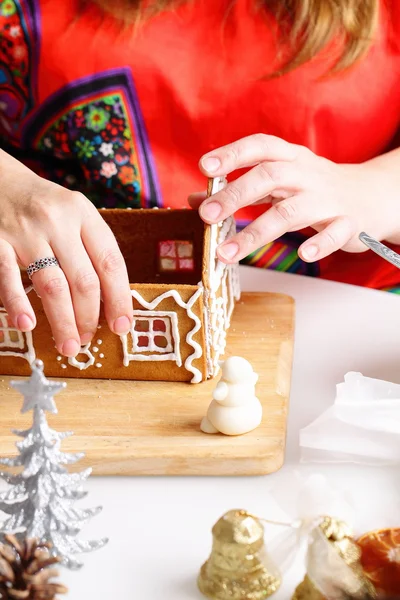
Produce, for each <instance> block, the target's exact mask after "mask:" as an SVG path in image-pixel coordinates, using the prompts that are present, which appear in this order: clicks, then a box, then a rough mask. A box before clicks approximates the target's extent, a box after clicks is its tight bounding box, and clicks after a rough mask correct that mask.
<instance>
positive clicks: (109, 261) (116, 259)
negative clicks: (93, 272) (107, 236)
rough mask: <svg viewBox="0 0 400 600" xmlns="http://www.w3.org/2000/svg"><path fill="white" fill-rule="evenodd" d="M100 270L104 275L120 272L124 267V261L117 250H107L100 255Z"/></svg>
mask: <svg viewBox="0 0 400 600" xmlns="http://www.w3.org/2000/svg"><path fill="white" fill-rule="evenodd" d="M99 263H100V268H101V270H102V271H103V272H104V273H106V274H112V273H115V272H116V271H120V270H122V268H123V267H124V259H123V258H122V254H121V252H120V251H119V250H113V249H107V250H104V251H103V252H102V253H101V255H100V260H99Z"/></svg>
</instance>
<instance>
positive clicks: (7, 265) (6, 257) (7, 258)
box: [0, 252, 15, 277]
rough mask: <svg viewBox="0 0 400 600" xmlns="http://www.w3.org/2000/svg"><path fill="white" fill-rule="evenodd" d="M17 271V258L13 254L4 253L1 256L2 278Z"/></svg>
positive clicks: (0, 268)
mask: <svg viewBox="0 0 400 600" xmlns="http://www.w3.org/2000/svg"><path fill="white" fill-rule="evenodd" d="M14 269H15V258H14V259H13V257H12V256H11V253H8V252H3V253H1V254H0V271H1V275H2V277H6V276H7V274H9V273H11V272H12V271H13V270H14Z"/></svg>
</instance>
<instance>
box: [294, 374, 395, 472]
mask: <svg viewBox="0 0 400 600" xmlns="http://www.w3.org/2000/svg"><path fill="white" fill-rule="evenodd" d="M300 447H301V460H302V462H318V463H346V462H353V463H357V464H365V465H370V466H383V465H396V464H399V463H400V385H397V384H394V383H390V382H388V381H381V380H378V379H370V378H368V377H364V376H363V375H362V374H361V373H347V375H346V376H345V378H344V382H343V383H340V384H339V385H337V387H336V399H335V402H334V404H333V406H331V408H329V409H328V410H327V411H325V412H324V413H323V414H322V415H321V416H320V417H318V418H317V419H316V420H315V421H314V422H313V423H311V424H310V425H308V426H307V427H305V428H304V429H302V430H301V431H300Z"/></svg>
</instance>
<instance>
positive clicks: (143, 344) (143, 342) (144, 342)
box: [138, 335, 149, 348]
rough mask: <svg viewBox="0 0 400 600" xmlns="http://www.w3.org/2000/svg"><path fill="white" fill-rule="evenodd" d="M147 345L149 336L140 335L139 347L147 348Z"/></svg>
mask: <svg viewBox="0 0 400 600" xmlns="http://www.w3.org/2000/svg"><path fill="white" fill-rule="evenodd" d="M148 345H149V338H148V337H146V336H144V335H140V336H139V338H138V346H139V348H147V347H148Z"/></svg>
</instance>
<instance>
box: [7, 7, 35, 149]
mask: <svg viewBox="0 0 400 600" xmlns="http://www.w3.org/2000/svg"><path fill="white" fill-rule="evenodd" d="M38 15H39V10H38V8H37V6H35V0H0V136H3V137H5V138H6V139H7V141H8V142H11V143H14V144H16V143H18V142H19V140H20V137H21V131H22V127H23V121H24V119H25V118H26V116H27V114H28V113H29V111H30V110H32V108H33V106H34V102H35V96H36V69H37V63H38V53H39V43H40V37H39V34H40V25H39V22H38Z"/></svg>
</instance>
